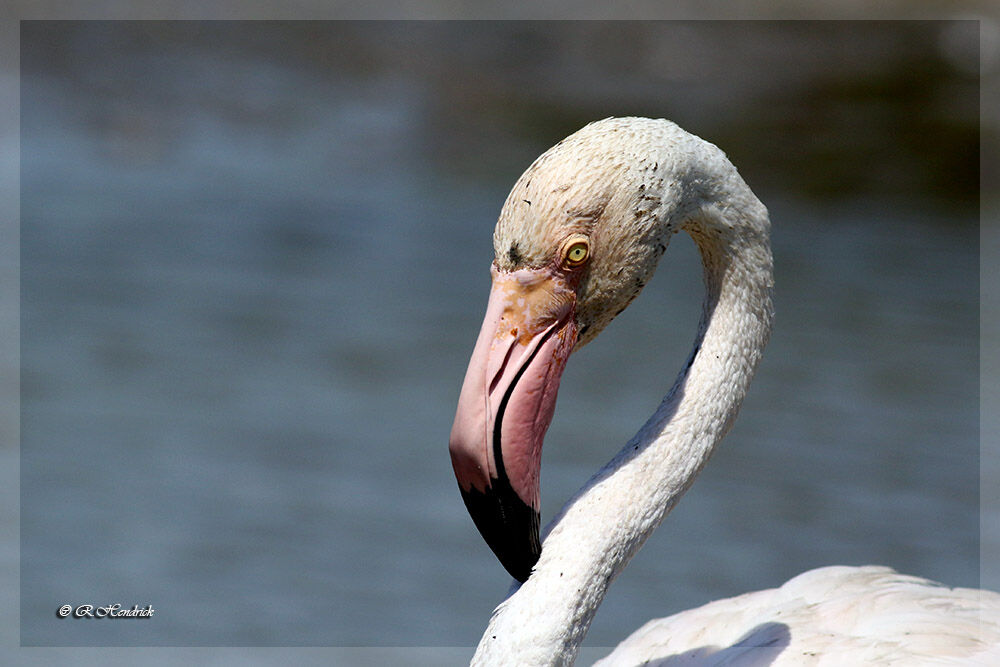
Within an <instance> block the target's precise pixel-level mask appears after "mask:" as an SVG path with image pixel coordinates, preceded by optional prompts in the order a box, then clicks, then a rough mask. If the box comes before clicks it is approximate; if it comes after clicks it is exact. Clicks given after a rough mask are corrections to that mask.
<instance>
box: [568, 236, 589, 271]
mask: <svg viewBox="0 0 1000 667" xmlns="http://www.w3.org/2000/svg"><path fill="white" fill-rule="evenodd" d="M588 257H590V244H589V243H588V242H587V240H586V239H583V238H576V239H570V242H569V243H568V244H567V245H566V250H564V251H563V264H564V265H565V266H566V267H568V268H571V269H575V268H576V267H578V266H581V265H582V264H583V263H584V262H586V261H587V258H588Z"/></svg>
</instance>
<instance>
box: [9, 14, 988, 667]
mask: <svg viewBox="0 0 1000 667" xmlns="http://www.w3.org/2000/svg"><path fill="white" fill-rule="evenodd" d="M5 5H6V6H5V7H4V8H3V9H2V10H0V332H2V333H0V530H2V531H3V534H4V535H5V539H4V540H3V541H0V603H2V604H0V656H3V657H4V658H5V660H4V661H3V662H5V663H7V664H51V663H53V662H55V661H60V660H62V659H66V658H71V659H72V661H73V662H74V663H83V664H86V663H90V662H94V663H97V662H100V663H106V662H108V661H109V659H110V660H113V661H115V662H119V661H122V660H130V661H131V660H140V659H141V660H142V661H144V662H150V661H151V662H152V663H153V664H177V663H196V664H197V663H203V662H210V661H211V662H213V663H217V664H219V663H221V664H228V663H230V662H233V663H237V662H238V663H241V664H242V663H246V662H251V663H253V664H272V663H274V664H285V663H287V662H288V661H289V660H295V661H296V662H298V663H300V664H305V665H309V664H314V663H315V664H329V663H330V662H331V661H332V662H333V663H334V664H351V665H353V664H359V665H361V664H372V665H381V664H386V663H405V664H413V665H424V664H426V665H450V664H465V662H466V661H467V660H468V659H469V657H470V656H471V652H472V648H471V647H405V648H383V647H324V648H299V647H286V648H247V647H243V648H239V647H205V648H179V647H178V648H161V647H147V648H143V647H136V648H133V647H130V648H119V647H103V648H77V647H73V648H33V647H29V648H22V647H20V646H19V642H20V479H19V478H20V454H19V445H20V22H21V21H22V20H67V19H68V20H86V19H122V20H149V19H183V20H206V19H208V20H211V19H248V20H258V19H327V20H329V19H389V18H393V19H459V18H461V19H501V18H503V19H557V18H574V19H741V20H752V19H774V20H777V19H855V20H871V19H903V20H908V19H923V20H927V19H938V20H940V19H956V18H962V19H979V20H980V41H981V46H982V47H985V48H987V49H1000V45H998V44H997V39H998V35H1000V12H998V11H997V10H996V9H994V8H992V7H991V6H990V3H987V2H977V1H976V0H961V1H959V2H954V3H952V6H951V8H950V10H948V11H944V10H940V9H938V10H933V9H930V8H922V9H915V8H913V6H912V5H911V4H909V3H907V2H906V0H894V1H892V2H889V3H883V4H881V5H880V6H879V7H878V8H877V9H875V8H872V7H870V6H868V5H867V4H866V3H864V2H846V3H845V2H836V1H835V0H824V1H822V2H818V3H807V2H806V1H805V0H799V1H798V2H793V3H777V2H776V3H774V4H773V6H772V8H770V9H759V10H753V11H751V10H748V9H746V8H745V7H746V6H745V5H738V7H739V9H738V10H737V11H733V10H732V9H731V5H729V4H728V3H726V2H725V0H710V1H709V2H697V1H696V0H683V1H682V2H678V3H675V4H674V5H673V6H671V7H663V6H662V5H661V4H660V3H658V2H657V1H656V0H638V1H637V2H633V3H630V4H629V5H628V7H627V9H619V10H614V9H611V8H610V7H609V6H608V5H607V4H606V3H596V2H587V3H586V4H582V6H579V5H578V4H577V3H571V2H569V1H568V0H548V1H544V2H540V3H535V4H533V5H531V6H530V8H528V9H525V10H522V9H520V8H519V7H516V6H513V5H508V6H506V7H504V8H497V7H491V6H489V5H487V3H485V2H478V1H476V0H469V1H468V2H466V3H459V4H455V3H452V2H450V1H448V0H433V1H431V2H425V3H423V5H421V6H419V7H418V6H414V5H413V4H411V3H406V2H404V1H401V0H390V1H389V2H383V3H381V4H380V5H379V6H378V7H376V8H373V7H372V6H371V5H370V3H366V2H362V1H359V0H339V1H336V2H323V0H298V1H296V0H271V2H268V1H266V0H250V1H248V2H238V0H216V1H215V2H212V3H210V4H206V3H203V2H197V0H175V1H173V2H169V3H164V2H163V1H162V0H133V1H132V2H130V3H128V4H125V5H123V4H120V3H118V2H113V1H111V0H105V1H104V2H103V3H102V2H99V1H98V2H95V1H92V0H91V1H88V0H50V2H46V3H44V4H42V3H39V4H38V5H36V4H35V3H33V2H32V1H31V0H13V1H12V2H10V3H5ZM102 5H103V6H102ZM998 59H1000V58H998ZM991 114H992V115H991ZM990 117H1000V63H998V62H994V63H993V64H992V68H991V71H984V72H983V73H982V79H981V83H980V127H981V130H983V131H982V132H981V134H980V160H981V167H982V169H981V182H980V192H981V212H980V452H981V459H980V493H981V496H980V497H981V503H980V540H981V551H980V580H981V585H982V586H983V587H985V588H990V589H993V590H1000V280H997V279H996V277H995V276H996V268H995V267H997V266H1000V173H995V172H992V173H991V172H990V171H989V170H990V169H994V170H996V169H997V168H998V164H997V163H998V160H997V158H996V157H995V156H996V155H998V154H1000V146H998V142H1000V136H998V135H997V134H996V132H997V128H996V127H993V128H984V127H983V124H982V118H990ZM990 130H992V133H991V132H990ZM484 625H485V619H484ZM607 650H608V649H607V648H600V647H587V648H585V649H584V650H582V651H581V655H580V660H581V662H584V663H589V662H591V661H593V660H595V659H597V658H598V657H600V656H602V655H605V654H606V653H607Z"/></svg>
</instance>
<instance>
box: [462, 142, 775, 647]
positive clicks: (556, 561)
mask: <svg viewBox="0 0 1000 667" xmlns="http://www.w3.org/2000/svg"><path fill="white" fill-rule="evenodd" d="M723 160H724V158H723ZM724 162H725V165H726V167H728V168H727V169H724V170H723V171H722V175H721V177H719V178H717V179H715V181H714V185H715V186H717V187H714V188H712V191H714V192H724V193H725V199H716V198H714V197H713V196H712V192H708V193H707V194H706V193H705V192H702V191H700V192H699V193H698V195H699V198H698V200H697V201H696V205H695V206H694V207H693V209H694V210H692V208H691V207H677V213H676V215H677V216H683V219H679V220H678V221H677V224H673V223H671V221H670V219H669V218H670V215H669V214H668V216H666V219H665V220H664V223H663V224H664V225H665V226H666V230H667V231H668V232H670V231H675V230H676V229H678V228H683V229H684V230H685V231H687V232H688V233H690V234H691V236H692V237H693V238H694V240H695V242H696V243H697V245H698V248H699V250H700V252H701V257H702V262H703V265H704V274H705V287H706V296H705V301H704V309H703V312H702V319H701V324H700V326H699V331H698V336H697V339H696V341H695V346H694V349H693V351H692V353H691V357H690V358H689V360H688V363H687V365H686V367H685V368H684V370H683V371H681V373H680V375H679V376H678V377H677V379H676V381H675V382H674V385H673V387H672V388H671V390H670V391H669V393H667V395H666V397H665V398H664V399H663V402H662V403H661V405H660V407H659V408H658V409H657V410H656V412H655V413H654V414H653V415H652V417H650V418H649V420H648V421H647V422H646V424H645V425H644V426H643V427H642V428H641V429H640V430H639V432H638V433H637V434H636V435H635V436H634V437H633V438H632V439H631V440H630V441H629V442H628V444H627V445H626V446H625V447H624V448H623V449H622V450H621V451H620V452H619V453H618V454H617V455H616V456H615V457H614V459H612V460H611V461H610V462H609V463H608V464H607V465H606V466H605V467H604V468H602V469H601V470H600V471H599V472H598V473H597V474H596V475H595V476H594V477H593V478H592V479H591V480H590V481H589V482H588V483H587V484H586V485H585V486H584V487H583V488H582V489H581V490H580V491H579V492H578V493H577V495H576V496H575V497H574V498H573V499H572V500H570V501H569V502H568V503H567V504H566V506H565V507H564V508H563V510H562V512H561V513H560V515H559V516H558V517H556V519H555V520H554V521H553V523H552V524H551V526H550V529H549V533H548V536H547V537H546V538H545V541H544V544H543V548H542V554H541V558H540V559H539V561H538V564H537V565H536V568H535V570H534V572H533V573H532V575H531V577H530V578H529V579H528V581H527V582H525V584H524V585H523V586H521V587H520V589H519V590H516V591H515V592H514V593H513V594H512V595H511V596H510V597H509V598H508V599H507V600H505V601H504V602H503V603H501V605H500V606H499V607H498V608H497V609H496V611H495V612H494V614H493V617H492V618H491V619H490V623H489V626H488V627H487V629H486V633H485V634H484V636H483V639H482V641H481V643H480V645H479V649H478V650H477V653H476V657H475V658H474V660H473V664H489V665H499V664H520V665H550V664H554V665H558V664H570V663H572V662H573V660H574V658H575V657H576V654H577V651H578V649H579V646H580V644H581V643H582V641H583V638H584V636H585V635H586V633H587V630H588V629H589V628H590V624H591V621H592V620H593V617H594V614H595V612H596V611H597V607H598V606H599V605H600V603H601V601H602V600H603V599H604V596H605V594H606V592H607V589H608V586H609V585H610V584H611V582H612V581H613V580H614V578H615V577H616V576H617V575H618V573H619V572H621V571H622V569H624V567H625V565H626V564H627V563H628V561H629V560H630V559H631V558H632V556H633V555H635V553H636V552H637V551H638V550H639V548H640V547H641V546H642V544H643V542H645V540H646V538H647V537H648V536H649V535H650V534H651V533H652V532H653V530H654V529H655V528H656V527H657V526H658V525H659V524H660V522H661V521H662V520H663V518H664V516H666V514H667V513H668V512H669V511H670V510H671V509H672V508H673V506H674V504H675V503H676V502H677V501H678V500H679V499H680V497H681V496H682V495H683V494H684V492H685V491H686V490H687V489H688V487H689V486H690V484H691V482H692V481H693V480H694V478H695V476H696V475H697V474H698V472H699V471H700V470H701V468H702V466H703V465H704V464H705V462H706V461H707V460H708V458H709V456H710V455H711V453H712V450H713V449H714V447H715V445H716V444H717V443H718V442H719V441H720V440H721V439H722V438H723V437H724V436H725V434H726V433H727V432H728V430H729V428H730V426H731V425H732V423H733V421H734V419H735V418H736V414H737V412H738V411H739V408H740V405H741V404H742V402H743V398H744V396H745V395H746V391H747V388H748V387H749V384H750V380H751V378H752V376H753V374H754V371H755V369H756V367H757V363H758V361H759V360H760V357H761V353H762V351H763V348H764V346H765V345H766V344H767V340H768V337H769V335H770V331H771V320H772V304H771V288H772V283H773V280H772V260H771V249H770V243H769V234H768V232H769V226H770V224H769V222H768V217H767V211H766V209H765V208H764V206H763V204H761V203H760V201H759V200H758V199H757V198H756V197H755V196H754V195H753V193H752V192H750V189H749V187H747V186H746V184H745V183H744V182H743V181H742V179H741V178H740V177H739V176H738V175H737V174H736V171H735V169H733V168H732V166H731V165H729V163H728V161H725V160H724ZM699 190H700V187H699ZM688 203H690V202H688Z"/></svg>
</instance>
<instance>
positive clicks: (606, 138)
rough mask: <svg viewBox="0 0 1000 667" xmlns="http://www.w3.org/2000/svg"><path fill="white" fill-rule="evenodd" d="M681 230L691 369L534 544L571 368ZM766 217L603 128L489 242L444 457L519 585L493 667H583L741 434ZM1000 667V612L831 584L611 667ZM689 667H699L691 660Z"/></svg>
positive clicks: (546, 165) (673, 142)
mask: <svg viewBox="0 0 1000 667" xmlns="http://www.w3.org/2000/svg"><path fill="white" fill-rule="evenodd" d="M680 231H685V232H687V233H688V234H690V235H691V237H692V238H693V239H694V241H695V243H696V245H697V246H698V249H699V251H700V253H701V258H702V263H703V266H704V281H705V288H706V290H705V292H706V293H705V300H704V306H703V311H702V316H701V321H700V325H699V328H698V334H697V336H696V340H695V344H694V349H693V350H692V352H691V354H690V356H689V357H688V359H687V363H686V364H685V366H684V368H683V370H682V371H681V372H680V374H679V375H678V376H677V379H676V380H675V382H674V384H673V386H672V388H671V389H670V391H669V392H668V393H667V395H666V397H665V398H664V399H663V401H662V403H661V404H660V406H659V408H658V409H657V410H656V411H655V412H654V413H653V415H652V416H651V417H650V418H649V419H648V421H646V423H645V425H643V426H642V428H641V429H639V431H638V433H636V435H635V436H634V437H633V438H632V439H631V440H629V442H628V443H627V444H626V445H625V446H624V447H623V448H622V449H621V451H619V452H618V454H617V455H616V456H615V457H614V458H613V459H612V460H611V461H610V462H609V463H608V464H607V465H605V466H604V467H603V468H601V469H600V470H599V471H598V472H597V473H596V474H595V475H594V476H593V477H592V478H591V479H590V481H588V482H587V483H586V484H585V485H584V486H583V488H581V489H580V491H579V492H577V493H576V495H575V496H574V497H573V498H572V499H571V500H570V501H569V502H568V503H567V504H566V505H565V507H563V509H562V510H561V512H560V513H559V515H558V516H557V517H556V518H555V519H554V520H553V521H552V523H551V524H550V525H549V527H548V528H547V529H546V533H547V534H546V536H545V541H544V545H542V542H541V540H540V539H539V464H540V455H541V447H542V439H543V437H544V434H545V431H546V429H547V428H548V426H549V423H550V422H551V419H552V414H553V411H554V409H555V403H556V392H557V390H558V386H559V378H560V376H561V374H562V371H563V369H564V367H565V365H566V361H567V359H568V357H569V356H570V353H571V352H573V351H574V350H576V349H578V348H580V347H582V346H583V345H585V344H586V343H588V342H590V341H591V340H593V339H594V338H595V337H596V336H597V334H598V333H599V332H600V331H601V330H602V329H603V328H604V327H605V326H607V324H608V323H609V322H610V321H611V320H612V318H614V316H615V315H617V314H618V313H620V312H621V311H622V310H624V309H625V307H626V306H627V305H628V304H629V303H630V302H631V301H632V299H633V298H635V297H636V296H637V295H638V294H639V291H640V290H641V289H642V287H643V285H644V284H645V283H646V282H647V280H649V278H650V276H651V275H652V273H653V271H654V269H655V267H656V264H657V262H658V260H659V258H660V256H661V255H662V254H663V252H664V251H665V250H666V248H667V245H668V243H669V241H670V238H671V237H672V236H673V235H674V234H676V233H677V232H680ZM769 232H770V221H769V218H768V213H767V209H766V208H765V207H764V205H763V204H762V203H761V202H760V200H759V199H757V197H756V196H755V195H754V194H753V192H752V191H751V190H750V188H749V187H748V186H747V184H746V183H745V182H744V180H743V179H742V178H741V177H740V175H739V174H738V173H737V171H736V168H735V167H734V166H733V165H732V163H730V161H729V160H728V159H727V158H726V156H725V154H724V153H723V152H722V151H721V150H720V149H718V148H717V147H716V146H714V145H713V144H711V143H709V142H707V141H704V140H703V139H700V138H699V137H696V136H694V135H692V134H689V133H687V132H685V131H684V130H682V129H681V128H679V127H678V126H677V125H675V124H674V123H671V122H669V121H666V120H662V119H661V120H653V119H648V118H608V119H605V120H602V121H598V122H595V123H591V124H590V125H587V126H586V127H584V128H583V129H581V130H579V131H578V132H576V133H575V134H572V135H570V136H569V137H567V138H566V139H564V140H563V141H561V142H559V143H558V144H556V145H555V146H554V147H552V148H551V149H549V150H548V151H547V152H545V153H544V154H542V155H541V156H540V157H539V158H538V159H536V160H535V162H534V163H533V164H532V165H531V166H530V167H528V169H527V171H525V172H524V174H523V175H522V176H521V177H520V179H518V181H517V182H516V184H515V185H514V188H513V190H512V191H511V193H510V195H509V196H508V197H507V200H506V202H505V203H504V206H503V209H502V210H501V213H500V217H499V220H498V222H497V225H496V229H495V232H494V235H493V246H494V251H495V259H494V261H493V264H492V267H491V274H492V288H491V291H490V296H489V301H488V304H487V308H486V316H485V320H484V322H483V325H482V329H481V331H480V333H479V336H478V339H477V341H476V343H475V347H474V350H473V353H472V359H471V361H470V364H469V368H468V371H467V373H466V376H465V380H464V382H463V384H462V388H461V392H460V396H459V401H458V409H457V412H456V416H455V422H454V426H453V428H452V431H451V436H450V440H449V451H450V454H451V460H452V465H453V468H454V471H455V475H456V478H457V480H458V485H459V489H460V491H461V494H462V497H463V499H464V501H465V504H466V507H467V508H468V510H469V512H470V514H471V515H472V518H473V520H474V522H475V524H476V526H477V527H478V529H479V531H480V532H481V533H482V536H483V538H484V539H485V540H486V542H487V543H488V544H489V546H490V547H491V548H492V550H493V551H494V553H495V554H496V556H497V557H498V559H499V560H500V562H501V563H502V564H503V566H504V567H505V568H506V569H507V571H508V572H509V573H510V574H511V575H512V576H513V577H514V578H515V579H516V581H515V582H514V583H513V584H512V586H511V590H510V593H509V595H508V597H507V598H506V599H505V600H504V601H503V602H502V603H500V605H499V606H498V607H497V608H496V609H495V611H494V612H493V615H492V617H491V618H490V621H489V625H488V626H487V629H486V631H485V633H484V634H483V637H482V641H481V642H480V644H479V647H478V649H477V651H476V653H475V656H474V658H473V661H472V662H473V664H476V665H565V664H572V662H573V661H574V659H575V657H576V656H577V654H578V651H579V647H580V644H581V642H582V641H583V638H584V636H585V635H586V633H587V630H588V628H589V627H590V624H591V621H592V620H593V617H594V614H595V612H596V611H597V608H598V606H599V605H600V603H601V601H602V599H603V598H604V596H605V594H606V592H607V590H608V587H609V586H610V585H611V582H612V581H613V580H614V579H615V577H616V576H617V575H618V574H619V573H620V572H621V571H622V570H623V569H624V568H625V566H626V565H627V564H628V562H629V560H630V559H631V558H632V557H633V556H634V555H635V553H636V552H637V551H638V549H639V548H640V547H641V546H642V544H643V542H644V541H645V540H646V538H647V537H649V535H650V534H651V533H652V532H653V530H654V529H655V528H656V527H657V526H658V525H659V524H660V522H661V521H662V520H663V518H664V516H665V515H666V514H667V513H668V512H669V511H670V509H671V508H672V507H673V506H674V504H675V503H676V502H677V501H678V500H679V499H680V497H681V496H682V495H683V494H684V492H685V491H686V490H687V488H688V487H689V486H690V485H691V483H692V482H693V480H694V478H695V477H696V476H697V474H698V472H699V471H700V470H701V468H702V466H704V465H705V462H706V461H707V460H708V458H709V456H710V455H711V453H712V450H713V449H714V447H715V446H716V445H717V444H718V443H719V441H720V440H721V439H722V438H723V437H724V436H725V434H726V433H727V432H728V430H729V428H730V427H731V426H732V424H733V421H734V420H735V418H736V415H737V412H738V411H739V408H740V405H741V403H742V401H743V398H744V396H745V395H746V392H747V388H748V387H749V385H750V380H751V378H752V377H753V374H754V372H755V370H756V368H757V365H758V363H759V362H760V360H761V356H762V352H763V349H764V347H765V345H766V344H767V341H768V338H769V335H770V332H771V324H772V316H773V308H772V301H771V293H772V286H773V277H772V276H773V272H772V257H771V248H770V237H769ZM946 658H950V659H952V660H960V661H963V662H966V663H970V664H1000V595H998V594H997V593H992V592H988V591H977V590H971V589H950V588H947V587H945V586H942V585H940V584H936V583H934V582H930V581H928V580H925V579H919V578H916V577H909V576H904V575H901V574H897V573H896V572H894V571H893V570H891V569H889V568H886V567H874V566H867V567H826V568H821V569H817V570H812V571H810V572H806V573H805V574H802V575H799V576H797V577H795V578H793V579H792V580H790V581H789V582H787V583H785V584H784V585H783V586H781V587H780V588H777V589H773V590H767V591H758V592H755V593H748V594H746V595H743V596H740V597H736V598H732V599H729V600H721V601H717V602H712V603H709V604H707V605H705V606H703V607H701V608H698V609H694V610H690V611H686V612H681V613H680V614H677V615H674V616H671V617H669V618H665V619H660V620H655V621H651V622H650V623H648V624H647V625H645V626H643V627H642V628H640V629H639V630H638V631H637V632H635V633H634V634H633V635H631V636H630V637H629V638H628V639H626V640H625V641H624V642H623V643H622V644H621V645H619V646H618V648H617V649H615V651H614V652H613V653H612V654H611V655H609V656H607V658H606V659H605V660H604V661H603V662H602V664H612V665H633V664H664V665H667V664H669V665H674V664H723V663H724V664H726V665H733V664H775V665H777V664H795V665H799V664H845V665H857V664H887V663H892V662H897V663H900V664H908V665H910V664H925V663H926V662H931V661H935V660H937V659H946ZM687 661H689V662H687Z"/></svg>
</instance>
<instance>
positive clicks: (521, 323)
mask: <svg viewBox="0 0 1000 667" xmlns="http://www.w3.org/2000/svg"><path fill="white" fill-rule="evenodd" d="M492 273H493V289H492V290H491V291H490V299H489V305H488V306H487V308H486V318H485V320H484V321H483V327H482V329H481V330H480V332H479V338H478V340H477V341H476V347H475V349H474V350H473V352H472V360H471V361H470V362H469V369H468V371H467V372H466V374H465V382H464V383H463V384H462V392H461V395H460V396H459V399H458V411H457V412H456V414H455V424H454V426H452V429H451V438H450V439H449V443H448V446H449V450H450V452H451V462H452V466H453V467H454V469H455V476H456V477H457V478H458V486H459V489H460V490H461V492H462V498H463V500H465V506H466V508H468V510H469V513H470V514H471V515H472V519H473V521H474V522H475V524H476V527H477V528H479V532H480V533H482V535H483V538H484V539H485V540H486V543H487V544H489V546H490V548H491V549H493V552H494V553H495V554H496V556H497V558H499V559H500V562H501V563H502V564H503V566H504V567H505V568H506V569H507V571H508V572H510V574H511V575H512V576H513V577H514V578H515V579H518V580H519V581H522V582H523V581H525V580H527V578H528V575H529V574H530V573H531V568H532V567H533V566H534V564H535V562H536V561H537V560H538V557H539V555H540V554H541V544H540V542H539V537H538V524H539V490H538V480H539V465H540V463H541V454H542V439H543V438H544V437H545V431H546V430H547V429H548V427H549V424H550V423H551V422H552V414H553V412H554V411H555V405H556V393H557V392H558V390H559V378H560V377H561V376H562V372H563V369H564V368H565V366H566V359H567V358H568V357H569V354H570V352H571V351H572V350H573V346H574V345H575V344H576V339H577V328H576V323H575V318H574V314H575V306H576V294H575V292H574V290H573V289H572V286H571V285H570V284H569V281H568V280H567V278H566V276H565V275H564V274H563V273H562V272H560V271H558V270H556V269H553V268H541V269H520V270H517V271H513V272H510V273H499V272H497V270H496V269H495V268H494V269H493V272H492Z"/></svg>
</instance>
